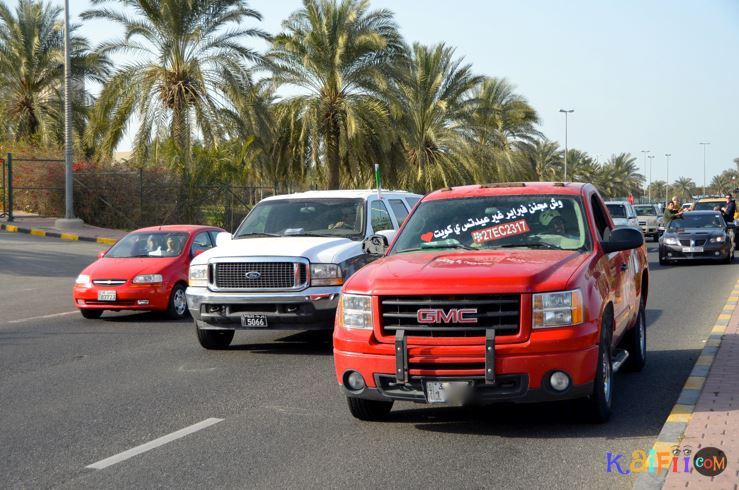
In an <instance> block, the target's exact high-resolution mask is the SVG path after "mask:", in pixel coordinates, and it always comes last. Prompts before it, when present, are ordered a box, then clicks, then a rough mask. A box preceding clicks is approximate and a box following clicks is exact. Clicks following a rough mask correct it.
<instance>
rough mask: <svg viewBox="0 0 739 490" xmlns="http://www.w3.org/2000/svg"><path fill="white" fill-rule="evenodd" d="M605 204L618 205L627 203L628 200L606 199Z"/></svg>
mask: <svg viewBox="0 0 739 490" xmlns="http://www.w3.org/2000/svg"><path fill="white" fill-rule="evenodd" d="M606 204H620V205H622V206H623V205H628V204H629V202H628V201H606Z"/></svg>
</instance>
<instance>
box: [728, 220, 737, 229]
mask: <svg viewBox="0 0 739 490" xmlns="http://www.w3.org/2000/svg"><path fill="white" fill-rule="evenodd" d="M726 228H728V229H730V230H734V229H736V223H734V222H732V221H730V222H728V223H726Z"/></svg>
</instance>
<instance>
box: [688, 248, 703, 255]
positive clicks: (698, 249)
mask: <svg viewBox="0 0 739 490" xmlns="http://www.w3.org/2000/svg"><path fill="white" fill-rule="evenodd" d="M701 252H703V247H683V253H684V254H694V253H701Z"/></svg>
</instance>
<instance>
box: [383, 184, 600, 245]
mask: <svg viewBox="0 0 739 490" xmlns="http://www.w3.org/2000/svg"><path fill="white" fill-rule="evenodd" d="M407 220H408V221H407V223H406V225H405V228H404V229H403V232H402V233H401V235H400V236H399V237H398V239H397V240H396V242H395V246H394V247H393V250H392V252H391V253H401V252H411V251H420V250H429V249H443V248H449V249H469V250H489V249H498V248H532V249H533V248H536V249H557V250H580V249H585V248H586V247H588V246H589V240H588V238H587V236H588V234H587V225H586V224H585V217H584V213H583V208H582V206H581V204H580V201H579V199H577V198H573V197H572V196H552V195H546V196H545V195H537V196H531V195H528V196H485V197H472V198H464V199H445V200H438V201H436V200H434V201H426V202H422V203H421V204H420V205H419V206H418V208H417V209H416V211H415V212H414V213H413V214H412V215H411V216H410V217H409V218H407Z"/></svg>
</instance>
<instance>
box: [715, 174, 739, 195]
mask: <svg viewBox="0 0 739 490" xmlns="http://www.w3.org/2000/svg"><path fill="white" fill-rule="evenodd" d="M737 183H739V172H737V171H736V170H733V169H732V170H724V171H723V172H721V173H720V174H719V175H716V176H714V177H713V180H711V192H713V193H714V194H727V193H729V192H731V193H733V192H734V189H735V188H736V186H737Z"/></svg>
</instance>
